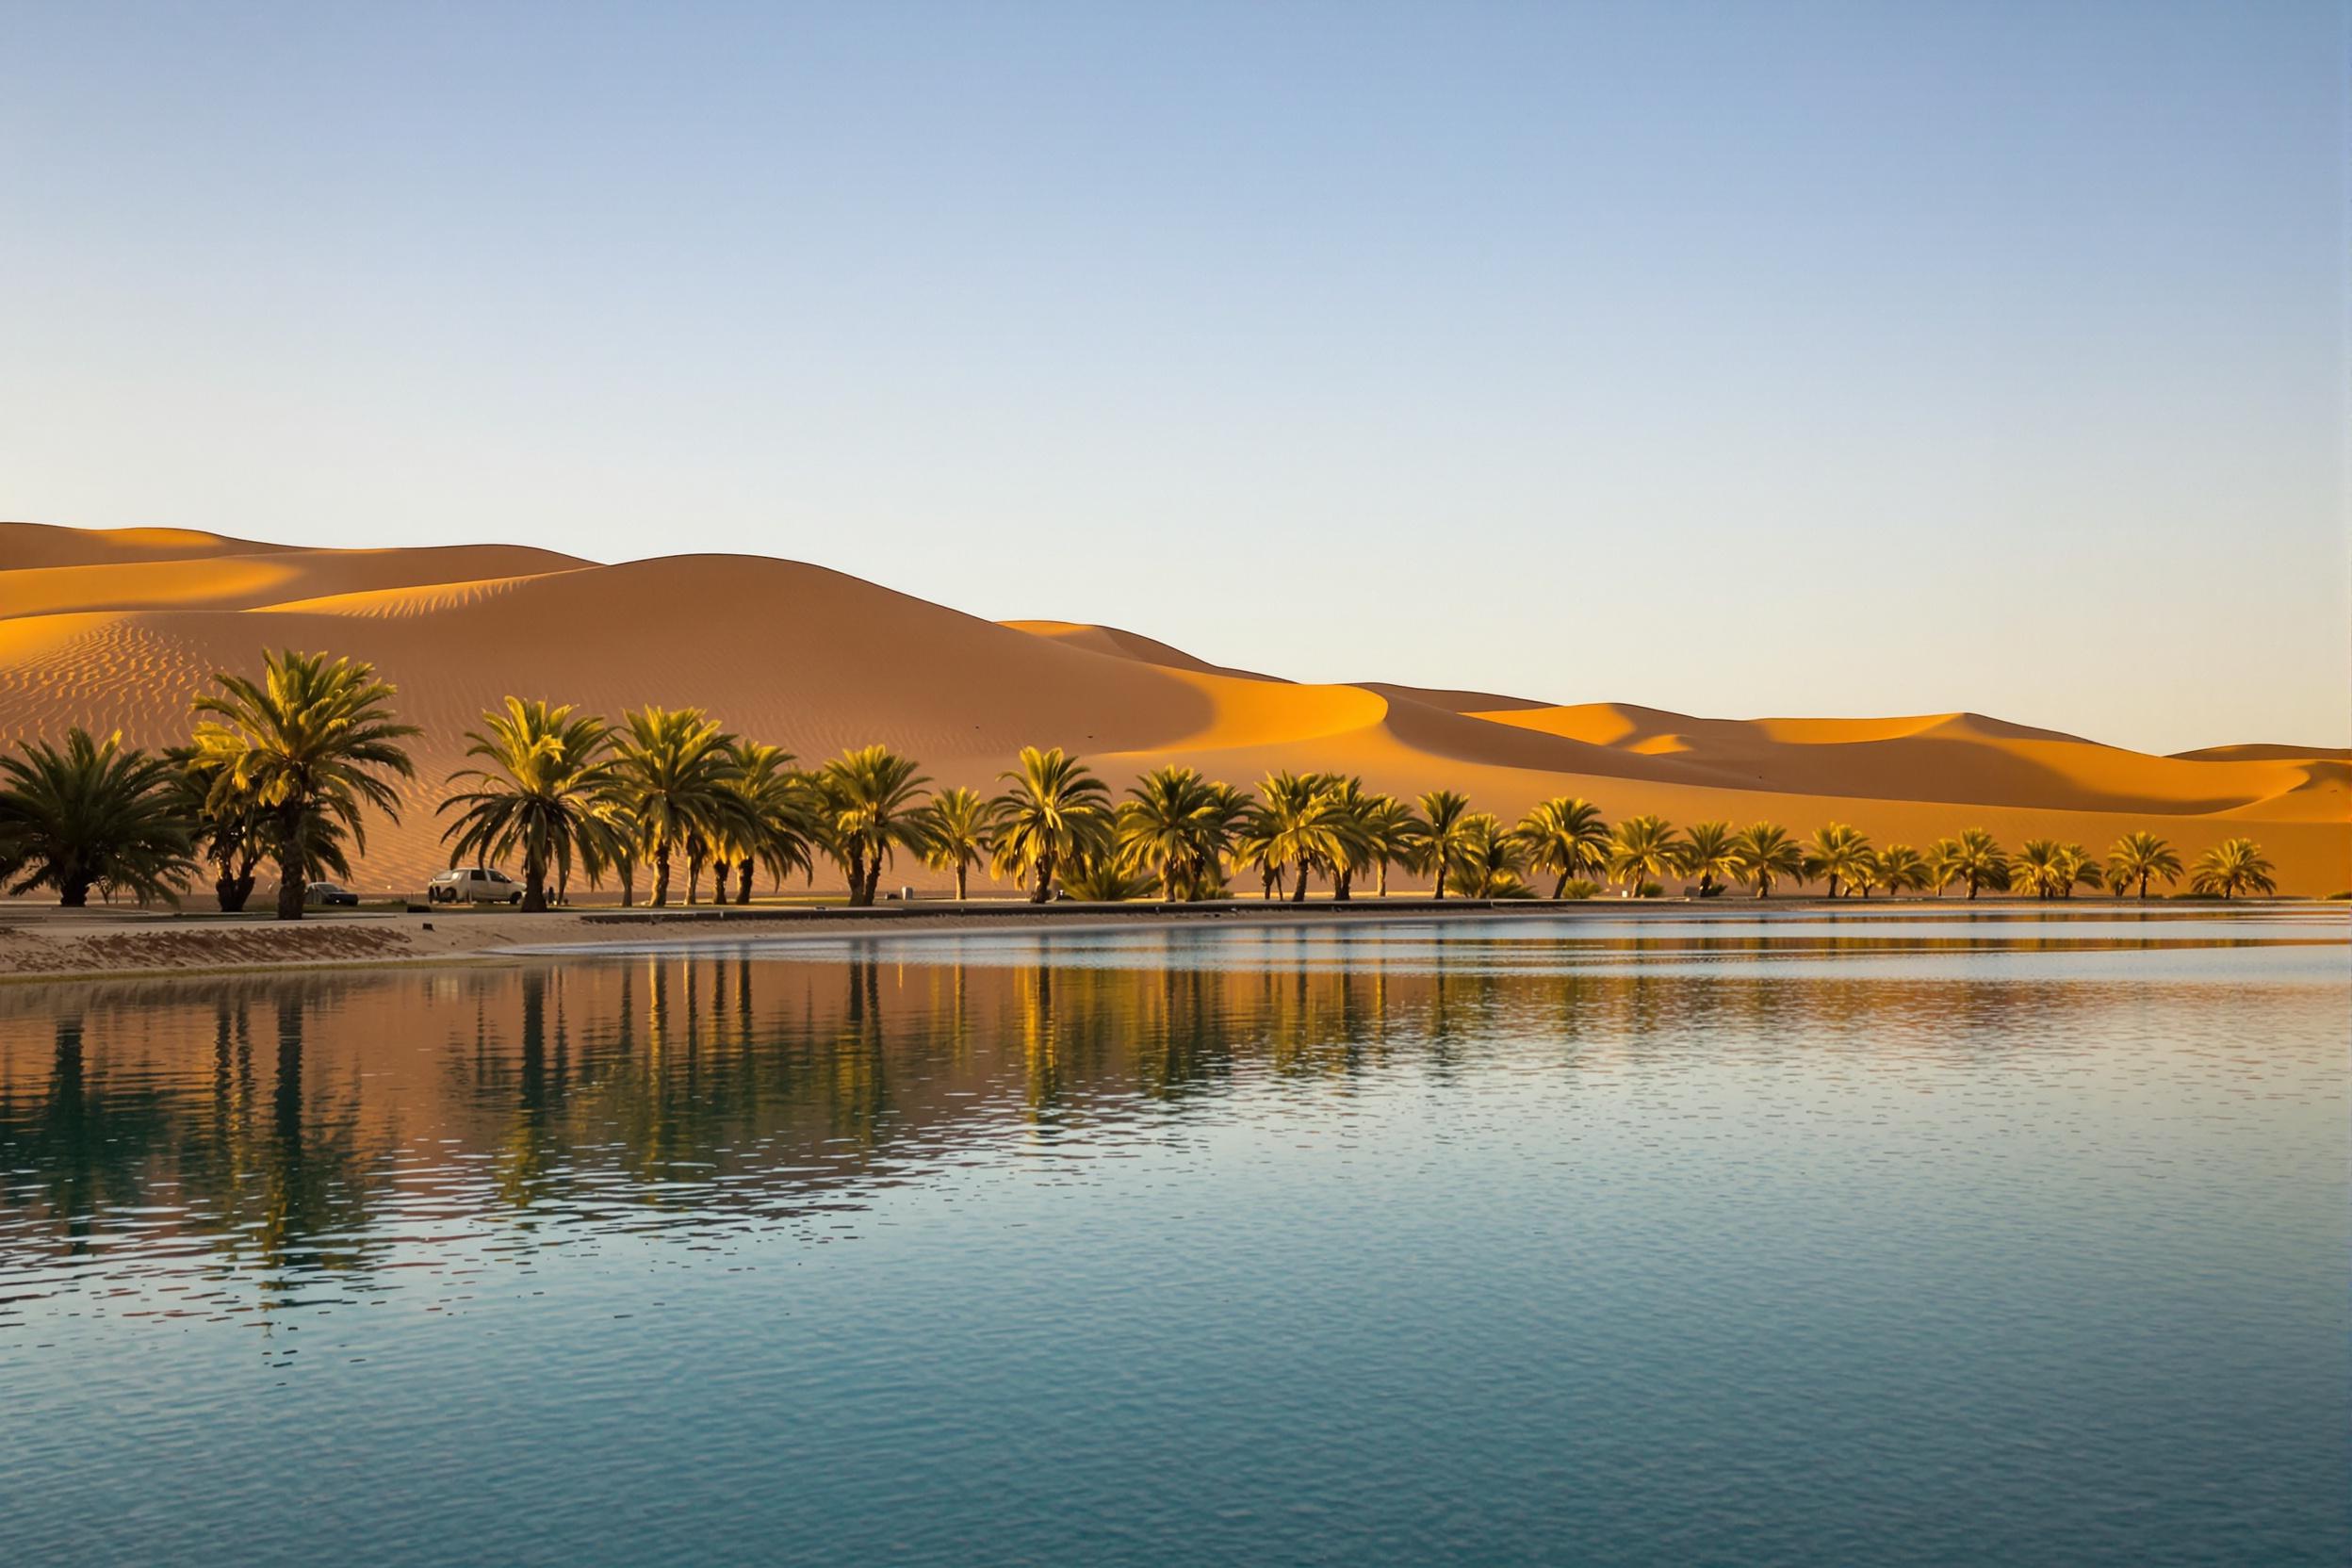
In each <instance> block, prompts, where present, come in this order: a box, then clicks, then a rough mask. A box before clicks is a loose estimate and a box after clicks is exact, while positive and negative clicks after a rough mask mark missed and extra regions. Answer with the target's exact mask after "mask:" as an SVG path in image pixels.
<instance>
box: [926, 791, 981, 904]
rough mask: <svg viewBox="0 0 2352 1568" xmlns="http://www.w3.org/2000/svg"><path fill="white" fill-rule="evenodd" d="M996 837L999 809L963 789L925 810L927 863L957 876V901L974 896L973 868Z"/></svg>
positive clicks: (943, 795) (940, 796)
mask: <svg viewBox="0 0 2352 1568" xmlns="http://www.w3.org/2000/svg"><path fill="white" fill-rule="evenodd" d="M995 835H996V806H995V803H994V802H992V801H990V800H989V799H988V797H987V796H985V795H983V794H982V793H980V792H979V791H977V790H967V789H965V788H964V787H963V786H961V785H957V786H956V787H955V788H954V789H949V790H941V791H940V792H939V793H937V794H935V795H933V796H932V797H931V804H930V805H928V806H926V807H924V808H923V864H924V865H926V866H929V867H930V868H931V869H932V870H933V871H953V872H954V873H955V874H956V900H957V901H958V902H959V903H960V902H961V901H962V900H964V899H967V898H970V897H971V896H972V867H973V865H975V864H976V863H977V862H978V861H979V859H980V858H981V857H982V856H985V855H986V854H988V846H989V843H990V841H992V840H993V839H994V837H995Z"/></svg>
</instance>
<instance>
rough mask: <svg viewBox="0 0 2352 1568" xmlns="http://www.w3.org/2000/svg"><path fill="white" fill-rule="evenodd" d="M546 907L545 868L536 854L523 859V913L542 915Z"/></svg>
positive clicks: (545, 865)
mask: <svg viewBox="0 0 2352 1568" xmlns="http://www.w3.org/2000/svg"><path fill="white" fill-rule="evenodd" d="M546 909H547V864H546V862H544V861H543V860H541V859H540V858H539V857H538V855H537V854H536V853H532V854H529V855H526V856H524V857H523V912H524V913H525V914H527V915H535V914H540V913H543V912H544V911H545V910H546Z"/></svg>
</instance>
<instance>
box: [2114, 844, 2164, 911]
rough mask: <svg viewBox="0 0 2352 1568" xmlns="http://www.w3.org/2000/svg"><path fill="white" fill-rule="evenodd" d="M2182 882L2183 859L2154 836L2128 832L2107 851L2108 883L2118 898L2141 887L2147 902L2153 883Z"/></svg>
mask: <svg viewBox="0 0 2352 1568" xmlns="http://www.w3.org/2000/svg"><path fill="white" fill-rule="evenodd" d="M2157 881H2161V882H2163V883H2164V885H2165V886H2166V887H2170V886H2171V885H2172V884H2173V883H2175V882H2178V881H2180V856H2179V855H2177V854H2175V853H2174V852H2173V847H2172V845H2170V844H2168V843H2166V842H2165V841H2164V840H2162V839H2160V838H2158V837H2157V836H2156V835H2155V834H2153V833H2126V834H2125V835H2124V836H2123V837H2122V838H2120V839H2117V840H2116V841H2115V845H2114V847H2113V848H2111V849H2109V850H2108V851H2107V882H2108V885H2109V886H2110V887H2112V888H2114V889H2115V896H2116V897H2117V898H2121V897H2122V896H2123V895H2124V893H2125V892H2126V891H2127V890H2131V889H2132V888H2137V889H2138V890H2139V895H2140V897H2142V898H2143V899H2144V898H2146V897H2147V896H2148V884H2149V883H2150V882H2157Z"/></svg>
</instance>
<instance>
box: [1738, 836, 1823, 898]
mask: <svg viewBox="0 0 2352 1568" xmlns="http://www.w3.org/2000/svg"><path fill="white" fill-rule="evenodd" d="M1732 843H1733V846H1734V848H1735V849H1736V850H1737V851H1738V853H1739V856H1740V881H1742V882H1746V883H1749V884H1751V885H1752V886H1753V887H1754V888H1755V889H1756V897H1758V898H1770V897H1772V884H1773V883H1775V882H1793V881H1795V880H1796V879H1797V878H1799V877H1801V876H1803V875H1804V874H1805V850H1804V848H1803V847H1802V846H1801V845H1799V844H1798V842H1797V841H1796V840H1794V839H1792V838H1790V837H1789V830H1788V829H1787V828H1785V827H1783V826H1781V825H1780V824H1778V823H1776V822H1759V823H1757V824H1756V825H1753V826H1751V827H1749V828H1747V829H1746V830H1744V831H1743V832H1741V833H1740V836H1739V838H1737V839H1735V840H1733V841H1732Z"/></svg>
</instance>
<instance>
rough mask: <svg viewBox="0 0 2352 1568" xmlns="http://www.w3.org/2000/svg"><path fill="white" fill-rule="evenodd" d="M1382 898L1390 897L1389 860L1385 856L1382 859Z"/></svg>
mask: <svg viewBox="0 0 2352 1568" xmlns="http://www.w3.org/2000/svg"><path fill="white" fill-rule="evenodd" d="M1387 896H1388V859H1387V858H1386V857H1385V856H1383V857H1382V858H1381V859H1380V897H1382V898H1386V897H1387Z"/></svg>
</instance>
